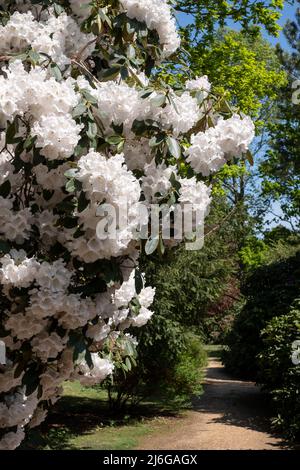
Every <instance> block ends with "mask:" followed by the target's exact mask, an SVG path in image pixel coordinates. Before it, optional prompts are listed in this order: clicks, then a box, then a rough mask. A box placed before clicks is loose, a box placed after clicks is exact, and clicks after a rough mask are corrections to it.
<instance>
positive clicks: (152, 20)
mask: <svg viewBox="0 0 300 470" xmlns="http://www.w3.org/2000/svg"><path fill="white" fill-rule="evenodd" d="M121 4H122V5H123V7H124V9H125V10H126V12H127V15H128V16H129V18H135V19H137V20H138V21H142V22H145V23H146V25H147V28H148V29H155V30H156V31H157V33H158V35H159V39H160V42H161V43H162V44H163V46H164V54H165V56H169V55H171V54H173V53H174V52H175V51H176V50H177V49H178V47H179V46H180V38H179V35H178V33H177V29H176V23H175V19H174V18H173V16H172V15H171V11H170V7H169V5H168V3H167V1H166V0H121Z"/></svg>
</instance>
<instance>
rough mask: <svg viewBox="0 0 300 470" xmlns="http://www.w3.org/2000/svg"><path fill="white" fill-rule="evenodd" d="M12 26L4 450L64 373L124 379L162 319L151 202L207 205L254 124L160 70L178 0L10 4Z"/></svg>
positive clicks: (2, 193)
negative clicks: (119, 363) (146, 221)
mask: <svg viewBox="0 0 300 470" xmlns="http://www.w3.org/2000/svg"><path fill="white" fill-rule="evenodd" d="M0 19H1V26H0V54H1V57H0V61H1V63H0V67H1V74H0V127H1V136H0V313H1V327H0V339H1V341H2V342H3V343H4V344H5V348H6V364H3V365H1V366H0V398H1V402H0V448H1V449H14V448H16V447H17V446H18V445H19V444H20V442H21V441H22V440H23V439H24V437H25V433H26V430H27V429H29V428H32V427H35V426H37V425H39V424H40V423H41V422H42V420H43V419H44V418H45V416H46V414H47V409H48V407H49V406H50V405H51V404H53V403H55V402H56V400H57V399H58V397H59V394H60V391H61V384H62V383H63V381H65V380H80V381H81V382H82V383H84V384H95V383H99V382H100V381H102V380H104V379H105V378H106V377H107V376H109V375H110V374H113V371H114V352H115V351H119V352H120V353H121V355H122V351H128V350H130V348H132V347H134V345H135V338H134V337H132V336H131V334H130V332H129V331H128V329H129V328H130V327H131V326H136V327H142V326H143V325H145V324H146V323H147V321H148V320H149V319H150V318H151V315H152V312H151V310H150V309H149V308H150V307H151V304H152V301H153V297H154V289H152V288H151V287H146V286H145V281H144V278H143V275H142V274H141V273H140V272H139V270H138V257H139V250H140V246H141V245H142V244H141V242H140V240H138V237H137V236H136V233H138V228H139V227H140V217H139V214H140V212H139V203H141V202H143V204H144V205H146V206H150V205H151V204H153V203H155V204H162V203H164V204H165V203H166V202H167V204H169V207H170V210H171V208H172V206H173V205H174V204H176V203H178V204H179V205H183V204H192V205H193V206H195V207H196V208H201V211H202V212H203V213H204V214H207V213H208V209H209V204H210V200H211V188H210V187H209V186H208V185H207V184H206V183H205V181H204V177H205V176H207V175H209V174H210V173H211V172H215V171H217V170H218V169H219V168H220V167H221V166H222V165H223V164H224V163H225V162H227V161H228V160H230V159H232V158H234V157H238V156H240V155H242V154H243V153H245V152H247V151H248V147H249V144H250V142H251V140H252V139H253V136H254V127H253V124H252V122H251V120H250V119H249V118H248V117H245V116H240V115H239V114H234V115H232V114H230V113H229V111H228V110H227V111H226V112H225V113H224V114H223V115H222V113H220V112H217V111H218V109H219V110H220V109H221V106H220V102H219V101H218V99H217V97H214V96H213V95H212V94H211V85H210V83H209V81H208V80H207V77H196V78H193V77H187V79H186V83H185V85H184V86H182V87H181V88H180V87H178V88H176V90H173V89H171V88H170V86H168V85H167V84H166V83H164V82H163V81H162V80H161V79H160V77H159V74H158V73H157V72H158V70H159V67H160V66H161V64H162V63H163V61H165V60H167V59H168V58H169V57H170V56H173V57H176V56H175V55H174V54H175V53H176V50H177V49H178V48H179V47H180V39H179V36H178V33H177V31H176V27H175V19H174V17H173V14H172V11H171V8H170V6H169V5H168V3H167V1H165V0H111V1H105V0H98V1H96V0H94V1H89V0H84V1H83V0H69V1H56V2H54V1H51V0H47V1H46V0H45V1H35V0H34V1H33V0H32V1H26V0H15V1H2V0H0ZM104 204H110V205H111V206H112V207H114V208H116V210H118V211H119V212H120V213H123V212H124V211H126V214H127V219H126V224H125V225H124V224H123V225H122V227H121V228H120V230H117V232H116V236H115V237H114V238H112V237H107V238H105V237H99V236H98V233H97V226H98V223H99V221H101V217H104V216H103V214H102V215H101V212H99V208H100V209H101V206H103V205H104ZM99 214H100V215H99ZM151 243H152V244H151ZM151 243H150V249H149V245H148V251H151V247H152V249H153V248H154V249H155V248H156V247H157V246H156V245H155V243H154V245H153V240H152V242H151ZM162 244H163V241H162V240H160V244H159V247H160V249H163V246H162ZM166 244H168V242H167V241H166ZM169 245H172V243H171V242H170V243H169ZM126 354H127V353H126Z"/></svg>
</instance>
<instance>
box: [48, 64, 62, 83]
mask: <svg viewBox="0 0 300 470" xmlns="http://www.w3.org/2000/svg"><path fill="white" fill-rule="evenodd" d="M50 72H51V75H52V76H53V77H54V78H55V80H57V81H58V82H61V81H62V79H63V76H62V73H61V70H60V68H59V66H58V65H57V64H54V63H52V64H51V65H50Z"/></svg>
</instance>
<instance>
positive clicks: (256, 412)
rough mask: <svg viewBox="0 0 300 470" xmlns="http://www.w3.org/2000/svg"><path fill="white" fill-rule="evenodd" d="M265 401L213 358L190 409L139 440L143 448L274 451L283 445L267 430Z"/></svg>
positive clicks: (255, 388) (266, 406)
mask: <svg viewBox="0 0 300 470" xmlns="http://www.w3.org/2000/svg"><path fill="white" fill-rule="evenodd" d="M267 410H268V403H267V401H266V398H265V397H264V396H263V395H262V394H261V392H260V391H259V388H258V387H256V386H255V384H254V383H253V382H247V381H240V380H236V379H234V378H233V377H231V376H230V375H229V374H228V373H227V372H226V371H225V369H224V366H223V365H222V364H221V362H220V361H219V360H218V359H217V358H211V359H210V361H209V364H208V367H207V372H206V379H205V386H204V394H203V395H202V396H201V397H199V398H198V399H197V400H195V402H194V407H193V410H192V411H189V412H187V413H186V414H184V415H183V416H182V417H179V418H173V419H170V421H169V423H166V426H164V427H163V430H162V433H158V432H155V433H153V434H151V435H150V436H147V437H145V438H144V440H142V441H140V445H139V447H138V448H139V449H146V450H151V449H155V450H204V449H205V450H250V449H251V450H276V449H283V448H286V446H285V444H284V442H283V441H282V440H281V439H280V437H278V436H276V435H273V434H272V433H271V432H270V425H269V416H268V411H267Z"/></svg>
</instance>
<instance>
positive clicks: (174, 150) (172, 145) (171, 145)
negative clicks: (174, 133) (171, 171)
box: [167, 137, 181, 160]
mask: <svg viewBox="0 0 300 470" xmlns="http://www.w3.org/2000/svg"><path fill="white" fill-rule="evenodd" d="M167 145H168V149H169V152H170V154H171V155H172V156H173V157H175V158H176V160H178V159H179V158H180V157H181V147H180V145H179V143H178V141H177V140H176V139H175V138H174V137H168V138H167Z"/></svg>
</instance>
